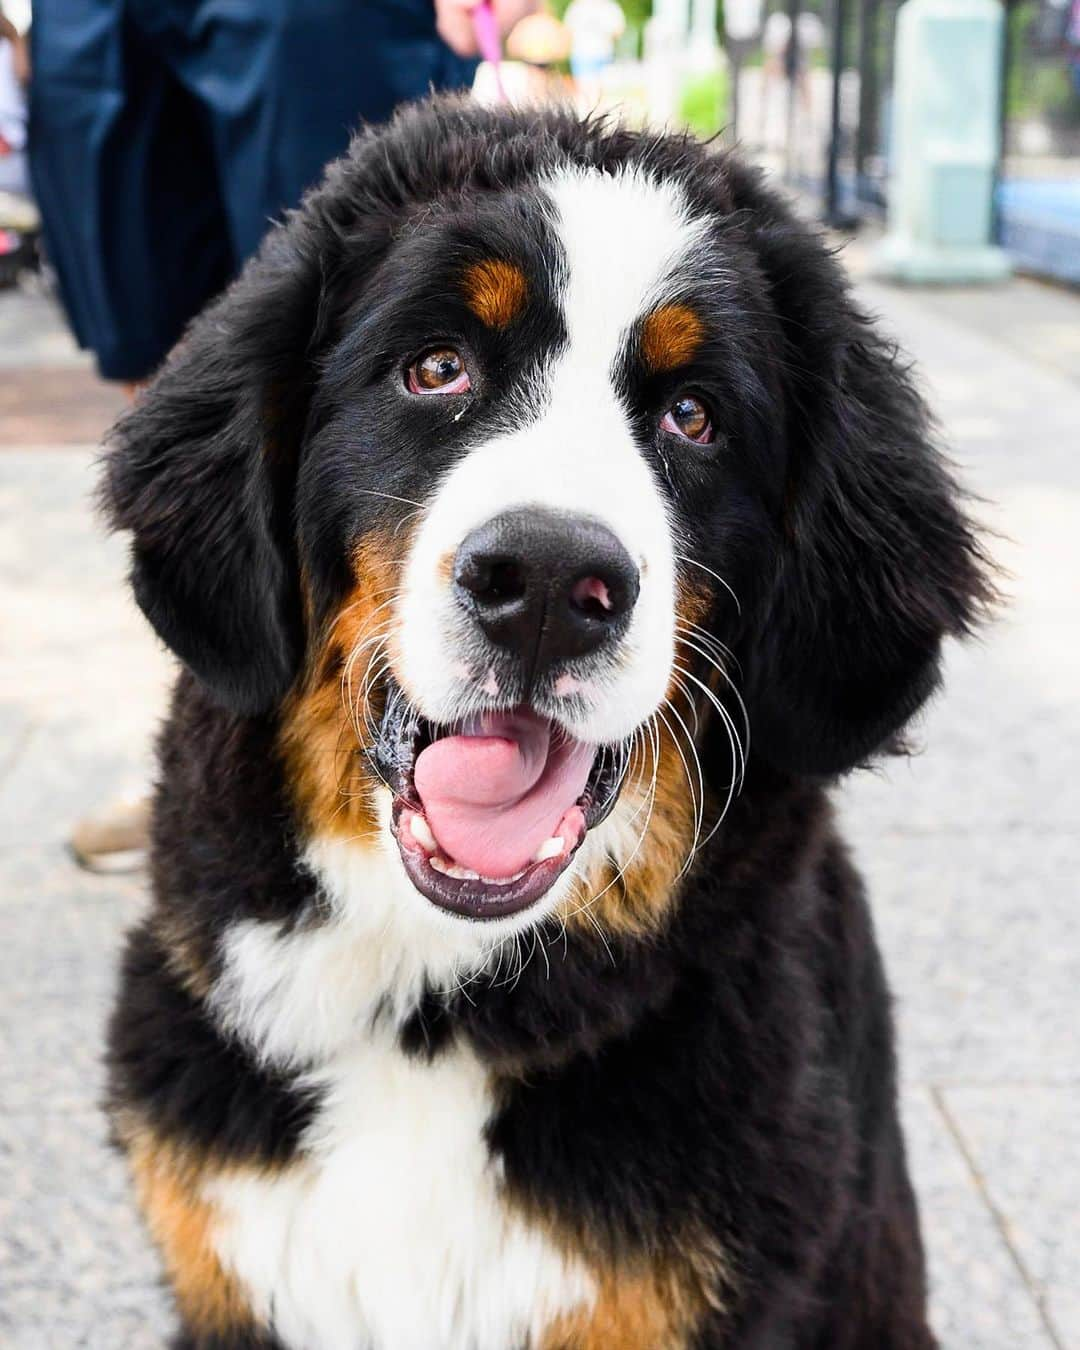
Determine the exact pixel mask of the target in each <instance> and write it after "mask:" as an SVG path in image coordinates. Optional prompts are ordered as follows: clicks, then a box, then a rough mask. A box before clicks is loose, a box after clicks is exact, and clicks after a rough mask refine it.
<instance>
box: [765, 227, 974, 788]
mask: <svg viewBox="0 0 1080 1350" xmlns="http://www.w3.org/2000/svg"><path fill="white" fill-rule="evenodd" d="M763 251H764V262H765V268H766V274H767V275H768V276H769V278H770V282H771V288H772V298H773V303H774V304H775V306H776V310H777V313H778V314H779V317H780V321H781V325H782V328H783V332H784V344H785V352H784V361H783V366H784V371H785V379H786V386H787V443H788V447H789V451H788V453H789V481H788V491H787V499H786V505H785V508H784V520H783V525H782V533H783V543H782V546H781V557H780V564H779V568H778V572H777V576H776V580H775V585H774V587H773V589H772V593H771V598H770V600H769V603H768V605H767V607H766V609H765V611H764V614H763V617H762V621H761V623H760V627H759V630H758V631H757V633H756V634H755V635H754V636H753V637H752V639H751V642H750V644H749V651H748V654H747V657H748V659H747V661H746V665H747V667H748V669H747V670H746V680H747V693H748V694H749V697H748V699H747V703H748V707H749V713H750V726H751V743H752V752H753V753H754V754H755V755H756V756H762V757H764V758H765V759H766V760H768V761H769V762H770V763H772V764H773V765H774V766H775V767H778V768H782V769H788V770H793V771H795V772H798V773H807V774H825V775H831V774H836V773H840V772H842V771H843V770H845V769H848V768H851V767H853V766H854V765H856V764H858V763H860V762H862V761H864V760H865V759H866V758H867V757H868V756H870V755H871V754H872V753H873V752H874V751H877V750H881V749H887V748H890V746H891V745H893V744H895V737H896V734H897V733H898V732H899V730H900V728H902V726H903V725H904V723H905V722H906V721H907V720H908V719H909V718H910V717H911V716H912V714H913V713H914V712H915V711H916V709H917V708H918V707H919V706H920V705H921V704H922V703H923V701H924V700H925V699H926V698H927V696H928V695H929V694H930V693H931V692H932V690H933V689H934V688H935V686H936V684H937V681H938V667H939V659H940V650H941V643H942V639H943V637H944V636H946V635H947V634H953V635H959V634H963V633H966V632H968V631H969V629H970V628H971V627H972V625H973V623H974V622H975V621H976V619H977V618H978V617H979V615H980V613H981V612H982V611H983V610H984V609H985V608H986V607H987V606H988V605H989V604H990V603H991V600H992V595H993V588H992V586H991V584H990V581H989V569H988V565H987V563H986V560H985V557H984V555H983V554H982V552H981V550H980V547H979V544H978V541H977V539H976V536H975V533H974V530H973V528H972V526H971V523H970V522H969V520H968V519H967V518H966V516H965V514H964V510H963V499H962V495H961V493H960V491H959V489H958V488H957V486H956V484H955V482H954V481H953V479H952V477H951V475H950V473H949V470H948V467H947V465H946V463H945V461H944V460H943V458H942V456H941V454H940V453H939V452H938V450H937V448H936V447H935V445H934V442H933V436H932V428H931V425H930V420H929V417H928V414H927V411H926V408H925V406H924V405H923V402H922V400H921V398H920V396H919V394H918V392H917V391H916V389H915V387H914V385H913V383H912V380H911V376H910V373H909V371H908V369H907V368H906V367H905V365H904V364H903V363H902V362H901V360H900V359H899V357H898V354H897V352H896V350H895V347H893V346H892V345H890V344H888V343H887V342H885V341H884V340H883V339H882V338H881V336H880V335H879V334H878V333H877V332H876V331H875V330H874V328H873V327H872V325H871V324H870V323H869V322H868V321H867V320H866V319H865V318H864V317H863V316H862V315H861V314H860V313H859V312H858V311H857V310H856V308H855V306H854V304H853V302H852V300H851V297H850V295H849V294H848V291H847V286H846V282H845V280H844V278H843V276H842V274H841V272H840V269H839V267H838V266H837V265H836V263H835V262H834V261H833V259H832V258H831V257H829V256H828V255H827V254H826V251H825V249H824V247H823V245H822V244H821V242H820V241H819V240H817V239H816V238H815V237H814V236H813V235H811V234H810V233H809V232H808V231H806V229H805V227H803V226H801V225H797V224H795V223H794V222H791V221H790V220H784V221H783V222H782V223H780V222H777V223H776V228H775V229H773V230H772V231H771V232H770V233H769V235H768V238H767V239H766V241H765V242H764V245H763Z"/></svg>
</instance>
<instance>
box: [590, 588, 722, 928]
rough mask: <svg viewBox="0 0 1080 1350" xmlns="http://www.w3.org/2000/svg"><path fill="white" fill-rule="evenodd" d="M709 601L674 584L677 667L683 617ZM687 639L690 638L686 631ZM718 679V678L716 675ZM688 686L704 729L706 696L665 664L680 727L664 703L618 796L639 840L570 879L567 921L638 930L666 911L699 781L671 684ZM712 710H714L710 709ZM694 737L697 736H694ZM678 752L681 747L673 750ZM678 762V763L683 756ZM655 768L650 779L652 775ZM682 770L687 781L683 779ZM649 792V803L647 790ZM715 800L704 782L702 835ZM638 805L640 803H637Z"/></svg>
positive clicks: (680, 701)
mask: <svg viewBox="0 0 1080 1350" xmlns="http://www.w3.org/2000/svg"><path fill="white" fill-rule="evenodd" d="M711 608H712V600H711V597H710V594H709V592H708V591H707V590H705V589H704V588H702V587H699V586H697V584H696V583H695V584H692V585H687V584H685V583H680V585H679V592H678V596H677V599H676V605H675V614H676V623H677V628H676V643H675V660H676V661H677V662H678V663H679V665H681V666H685V665H686V664H687V661H688V658H690V657H696V653H695V652H693V651H692V650H689V649H687V648H685V647H682V648H681V647H680V645H679V642H678V638H679V636H680V635H681V632H680V630H681V629H682V628H685V627H688V626H689V624H690V623H703V621H704V620H705V619H706V618H707V616H708V614H709V612H710V610H711ZM690 640H695V639H693V638H692V636H691V638H690ZM717 678H719V677H717ZM680 679H681V680H682V682H683V683H684V684H686V685H688V686H689V689H690V692H691V693H692V694H694V693H696V694H697V695H698V696H697V697H696V698H695V703H696V705H697V714H698V718H699V725H700V726H701V727H702V728H704V726H705V724H706V722H707V720H708V717H709V715H710V713H709V705H708V700H707V699H706V697H705V695H704V694H703V693H698V691H697V688H696V686H694V685H693V684H691V683H690V682H689V681H687V680H685V678H684V677H682V676H680V675H679V672H678V671H676V670H674V669H673V670H672V672H671V678H670V681H669V683H668V688H667V697H668V699H669V700H670V701H671V703H673V704H674V706H675V707H676V708H677V709H678V712H679V716H680V717H681V718H682V721H683V722H684V723H685V725H686V729H685V730H684V728H683V727H682V726H681V725H680V724H679V721H678V719H677V718H676V717H675V716H674V714H673V713H672V712H671V710H670V709H669V708H667V707H665V708H664V709H663V711H664V716H665V717H666V719H667V725H665V723H664V721H663V719H661V718H660V717H657V719H656V724H655V725H656V733H655V734H656V741H655V748H654V742H653V740H652V737H651V736H649V735H648V734H646V735H645V737H644V743H643V745H639V748H638V749H637V751H636V752H635V755H634V759H633V761H632V763H631V767H630V772H629V774H628V776H627V781H626V784H625V785H624V787H623V796H624V798H625V799H626V801H627V803H629V805H630V808H631V813H632V814H633V813H635V812H636V816H635V819H634V822H633V825H632V826H631V830H632V832H633V837H634V840H635V841H636V839H637V834H638V832H639V831H640V830H641V829H642V826H643V825H644V822H645V820H646V817H648V826H647V829H646V832H645V836H644V838H643V839H642V841H641V844H640V847H638V849H637V851H636V852H635V853H634V856H633V857H632V858H631V860H630V861H629V863H628V864H627V865H626V868H625V871H623V872H622V873H621V874H620V872H619V870H618V868H617V867H616V866H613V865H612V863H611V862H610V860H608V861H605V862H604V863H603V864H601V865H599V866H597V865H594V867H593V868H592V870H591V871H590V872H588V873H586V874H585V875H583V876H582V877H581V878H579V879H578V881H577V883H576V885H575V887H574V889H573V892H572V894H571V896H570V897H569V898H568V900H567V902H566V905H565V913H566V920H567V924H568V925H572V926H574V927H577V928H579V929H580V930H581V931H582V932H583V933H586V932H588V931H589V930H590V929H591V928H592V927H593V921H595V922H596V923H598V924H599V925H600V927H601V928H603V929H605V930H606V931H609V932H615V933H620V932H621V933H629V934H637V935H640V934H642V933H648V932H653V931H655V930H656V929H657V928H659V927H660V926H661V925H662V923H663V921H664V919H665V918H666V917H667V915H668V914H669V913H670V911H671V908H672V906H673V905H674V904H675V901H676V899H677V896H678V893H679V881H680V873H681V872H682V869H683V866H684V864H685V862H686V859H687V856H688V855H689V853H690V850H691V849H692V848H693V846H694V835H695V830H696V827H697V817H696V812H695V799H696V797H697V796H699V795H700V792H701V786H700V784H699V782H698V778H697V770H696V767H695V762H694V756H693V754H692V752H691V750H690V748H689V746H688V744H687V734H688V732H692V731H693V728H694V718H693V714H692V713H691V705H690V701H689V699H688V698H687V695H686V693H685V692H683V690H681V689H680V687H679V683H678V681H679V680H680ZM713 715H715V714H713ZM698 739H699V740H700V737H699V738H698ZM680 751H681V754H680ZM684 761H685V762H684ZM654 767H655V779H654ZM688 775H689V780H688ZM650 795H651V796H652V806H651V810H650V806H649V797H650ZM719 807H720V804H719V803H717V802H716V801H714V800H712V798H711V794H710V793H709V791H708V788H707V787H706V793H705V806H704V817H703V824H702V834H703V835H704V834H707V833H708V831H709V830H710V829H711V827H712V823H713V821H715V819H716V815H717V812H718V810H719ZM639 808H640V810H639Z"/></svg>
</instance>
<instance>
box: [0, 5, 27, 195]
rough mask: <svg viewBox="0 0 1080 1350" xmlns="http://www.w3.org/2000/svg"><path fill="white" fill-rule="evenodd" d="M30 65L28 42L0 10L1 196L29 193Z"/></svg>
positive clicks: (0, 8) (0, 9) (1, 9)
mask: <svg viewBox="0 0 1080 1350" xmlns="http://www.w3.org/2000/svg"><path fill="white" fill-rule="evenodd" d="M29 77H30V63H29V58H28V56H27V50H26V39H25V37H24V36H23V35H22V33H20V32H19V30H18V29H17V28H16V27H15V25H14V23H12V21H11V19H10V18H9V17H8V16H7V15H6V14H5V13H4V11H3V8H2V7H0V192H15V193H20V194H22V193H25V192H27V191H28V189H29V180H28V177H27V170H26V155H25V150H26V94H25V86H26V83H27V81H28V80H29Z"/></svg>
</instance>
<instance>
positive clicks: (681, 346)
mask: <svg viewBox="0 0 1080 1350" xmlns="http://www.w3.org/2000/svg"><path fill="white" fill-rule="evenodd" d="M704 337H705V326H704V324H702V322H701V320H700V319H699V318H698V316H697V315H696V314H695V313H694V311H693V310H692V309H690V308H689V307H688V306H687V305H661V306H660V308H659V309H654V310H653V312H652V313H651V314H650V315H648V316H647V318H646V319H645V322H644V323H643V324H642V325H641V354H642V357H643V358H644V360H645V365H646V366H647V367H648V368H649V370H650V371H652V372H653V373H654V374H658V375H660V374H663V373H664V372H666V371H669V370H678V368H679V367H680V366H685V365H686V364H687V363H688V362H689V361H692V360H693V359H694V356H695V355H696V353H697V351H698V349H699V348H700V346H701V343H702V341H703V339H704Z"/></svg>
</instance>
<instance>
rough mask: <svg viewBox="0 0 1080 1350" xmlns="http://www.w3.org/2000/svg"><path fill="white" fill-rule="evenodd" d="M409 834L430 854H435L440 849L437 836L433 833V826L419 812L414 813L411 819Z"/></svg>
mask: <svg viewBox="0 0 1080 1350" xmlns="http://www.w3.org/2000/svg"><path fill="white" fill-rule="evenodd" d="M409 833H410V834H411V835H412V837H413V838H414V839H415V840H416V842H417V843H418V844H420V845H421V846H422V847H423V848H424V849H426V850H427V852H428V853H434V852H435V850H436V849H437V848H438V845H437V844H436V842H435V836H434V835H433V834H432V833H431V826H430V825H429V824H428V823H427V821H426V819H425V818H424V817H423V816H422V815H420V813H419V812H414V813H413V815H412V816H410V817H409Z"/></svg>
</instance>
